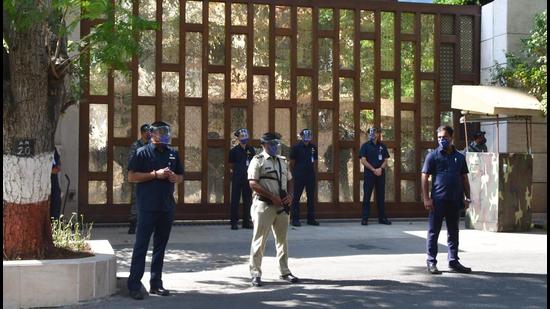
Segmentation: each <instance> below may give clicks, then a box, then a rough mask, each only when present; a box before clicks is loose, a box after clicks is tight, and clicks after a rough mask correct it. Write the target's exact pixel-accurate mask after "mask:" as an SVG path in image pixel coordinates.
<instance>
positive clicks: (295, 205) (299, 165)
mask: <svg viewBox="0 0 550 309" xmlns="http://www.w3.org/2000/svg"><path fill="white" fill-rule="evenodd" d="M300 138H301V141H299V142H298V143H297V144H296V145H294V146H292V149H291V150H290V170H291V172H292V175H293V176H294V195H293V199H292V225H293V226H301V225H302V224H301V223H300V196H301V195H302V192H304V187H305V189H306V196H307V224H309V225H319V222H318V221H317V220H315V209H314V207H315V206H314V205H315V169H314V164H315V162H316V161H317V159H318V155H317V153H318V151H317V146H315V145H314V144H313V143H312V142H311V140H312V139H313V133H312V132H311V130H310V129H303V130H302V131H301V132H300Z"/></svg>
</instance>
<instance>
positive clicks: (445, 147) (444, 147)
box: [438, 138, 450, 150]
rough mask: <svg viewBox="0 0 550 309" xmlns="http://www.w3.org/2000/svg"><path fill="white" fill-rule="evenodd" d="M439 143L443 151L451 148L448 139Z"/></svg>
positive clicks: (443, 139)
mask: <svg viewBox="0 0 550 309" xmlns="http://www.w3.org/2000/svg"><path fill="white" fill-rule="evenodd" d="M438 142H439V146H441V148H443V150H447V148H449V144H450V143H449V140H448V139H446V138H442V139H440V140H439V141H438Z"/></svg>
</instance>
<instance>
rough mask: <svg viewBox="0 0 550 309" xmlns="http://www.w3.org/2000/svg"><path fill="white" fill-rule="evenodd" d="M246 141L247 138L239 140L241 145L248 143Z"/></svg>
mask: <svg viewBox="0 0 550 309" xmlns="http://www.w3.org/2000/svg"><path fill="white" fill-rule="evenodd" d="M248 140H249V139H248V138H241V139H240V140H239V142H241V143H243V144H246V143H248Z"/></svg>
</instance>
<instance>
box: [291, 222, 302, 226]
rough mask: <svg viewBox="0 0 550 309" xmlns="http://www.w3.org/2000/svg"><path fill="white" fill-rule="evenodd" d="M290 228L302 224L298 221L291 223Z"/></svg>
mask: <svg viewBox="0 0 550 309" xmlns="http://www.w3.org/2000/svg"><path fill="white" fill-rule="evenodd" d="M291 224H292V226H302V223H300V221H292V223H291Z"/></svg>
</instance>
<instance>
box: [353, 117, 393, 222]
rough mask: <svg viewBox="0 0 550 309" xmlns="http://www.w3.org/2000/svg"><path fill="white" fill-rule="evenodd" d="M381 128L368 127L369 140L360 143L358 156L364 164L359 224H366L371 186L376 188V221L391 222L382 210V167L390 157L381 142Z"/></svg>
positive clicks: (383, 175) (384, 179) (383, 195)
mask: <svg viewBox="0 0 550 309" xmlns="http://www.w3.org/2000/svg"><path fill="white" fill-rule="evenodd" d="M381 140H382V130H381V129H380V128H375V127H372V128H370V129H369V140H368V141H367V142H365V143H364V144H363V145H361V149H360V150H359V158H360V159H361V164H363V166H364V179H363V192H364V195H363V216H362V217H363V218H362V220H361V225H368V224H369V223H368V220H369V211H370V197H371V195H372V190H373V188H374V189H375V190H376V206H377V207H378V223H380V224H386V225H389V224H391V221H390V220H388V218H386V212H385V210H384V199H385V194H386V192H385V190H386V189H385V186H386V174H385V172H384V169H385V168H386V166H387V164H388V163H387V160H388V158H389V157H390V154H389V152H388V148H387V147H386V145H384V144H383V143H382V142H381Z"/></svg>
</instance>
